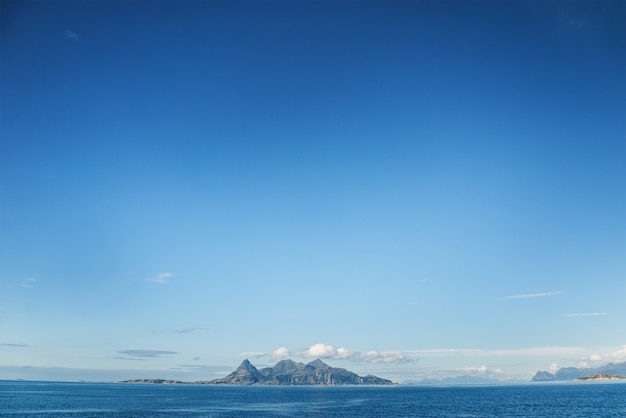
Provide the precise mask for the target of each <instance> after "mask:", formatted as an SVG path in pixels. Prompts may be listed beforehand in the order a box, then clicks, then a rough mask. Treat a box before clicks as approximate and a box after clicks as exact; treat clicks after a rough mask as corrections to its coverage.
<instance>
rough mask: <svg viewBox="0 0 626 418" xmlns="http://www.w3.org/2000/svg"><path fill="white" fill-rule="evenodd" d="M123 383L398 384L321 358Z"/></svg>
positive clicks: (244, 384) (246, 365)
mask: <svg viewBox="0 0 626 418" xmlns="http://www.w3.org/2000/svg"><path fill="white" fill-rule="evenodd" d="M122 383H135V384H137V383H140V384H199V385H237V386H250V385H268V386H269V385H276V386H343V385H346V386H347V385H394V384H395V383H394V382H392V381H391V380H387V379H383V378H380V377H377V376H372V375H368V376H359V375H357V374H356V373H353V372H351V371H349V370H346V369H342V368H338V367H331V366H329V365H328V364H326V363H324V362H323V361H321V360H320V359H317V360H314V361H312V362H310V363H308V364H303V363H297V362H295V361H293V360H282V361H279V362H278V363H276V365H275V366H273V367H265V368H262V369H260V370H259V369H257V368H256V367H254V366H253V365H252V363H250V361H248V360H247V359H246V360H244V361H243V362H242V363H241V364H240V365H239V367H237V369H235V371H233V372H232V373H230V374H229V375H228V376H225V377H222V378H220V379H215V380H210V381H200V382H181V381H178V380H164V379H133V380H125V381H124V382H122Z"/></svg>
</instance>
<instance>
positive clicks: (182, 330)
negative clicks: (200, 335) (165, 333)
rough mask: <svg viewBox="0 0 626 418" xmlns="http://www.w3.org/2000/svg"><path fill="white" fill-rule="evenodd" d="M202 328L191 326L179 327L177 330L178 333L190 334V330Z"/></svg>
mask: <svg viewBox="0 0 626 418" xmlns="http://www.w3.org/2000/svg"><path fill="white" fill-rule="evenodd" d="M199 329H200V328H197V327H189V328H184V329H179V330H178V331H176V333H177V334H189V333H190V332H194V331H198V330H199Z"/></svg>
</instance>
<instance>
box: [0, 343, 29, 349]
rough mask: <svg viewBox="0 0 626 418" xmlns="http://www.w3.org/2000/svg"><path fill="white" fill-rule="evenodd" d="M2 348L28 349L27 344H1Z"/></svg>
mask: <svg viewBox="0 0 626 418" xmlns="http://www.w3.org/2000/svg"><path fill="white" fill-rule="evenodd" d="M0 346H3V347H14V348H25V347H28V345H27V344H15V343H0Z"/></svg>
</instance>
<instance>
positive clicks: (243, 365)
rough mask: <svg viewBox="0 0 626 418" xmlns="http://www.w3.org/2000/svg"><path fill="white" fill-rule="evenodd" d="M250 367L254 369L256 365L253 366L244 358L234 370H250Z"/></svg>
mask: <svg viewBox="0 0 626 418" xmlns="http://www.w3.org/2000/svg"><path fill="white" fill-rule="evenodd" d="M251 369H255V370H256V367H254V366H253V365H252V363H250V361H249V360H248V359H245V360H244V361H242V362H241V364H240V365H239V367H237V369H236V370H251Z"/></svg>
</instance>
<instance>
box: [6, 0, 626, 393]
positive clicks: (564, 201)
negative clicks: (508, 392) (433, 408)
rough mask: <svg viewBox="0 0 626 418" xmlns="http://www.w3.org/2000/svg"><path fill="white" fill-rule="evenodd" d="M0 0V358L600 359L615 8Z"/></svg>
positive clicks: (421, 372) (618, 68)
mask: <svg viewBox="0 0 626 418" xmlns="http://www.w3.org/2000/svg"><path fill="white" fill-rule="evenodd" d="M0 5H1V8H2V10H1V13H0V19H1V25H0V54H1V55H0V62H1V63H2V64H1V73H0V77H1V84H0V88H1V90H0V100H1V102H0V105H1V109H0V110H1V114H0V116H1V119H0V378H45V379H58V378H63V379H65V378H89V379H112V380H115V379H118V378H131V377H137V378H140V377H174V378H180V379H187V380H193V379H210V378H215V377H219V376H221V373H223V372H225V371H228V370H231V369H232V368H234V367H235V366H237V365H238V364H239V362H241V360H243V359H244V358H246V357H247V358H250V360H251V361H252V362H253V363H254V364H257V365H260V366H263V365H267V364H273V362H275V361H277V360H278V359H281V358H285V357H290V358H293V359H294V360H298V361H309V359H313V358H316V357H321V358H323V359H325V360H327V361H328V362H329V363H330V364H332V365H337V366H340V367H347V368H349V369H351V370H354V371H357V372H359V373H376V374H378V375H381V376H383V377H388V378H392V379H394V380H396V381H404V380H418V379H421V378H423V377H445V376H453V375H460V374H478V375H481V376H493V377H497V378H500V379H509V378H521V379H529V378H530V377H531V376H532V374H533V373H534V372H535V371H536V370H538V369H543V370H548V369H550V368H552V369H554V368H555V367H560V366H577V365H581V364H582V365H584V364H588V365H596V364H603V363H606V362H608V361H624V360H625V359H626V339H625V336H626V325H625V324H626V320H625V319H626V304H624V302H623V301H624V300H625V299H624V298H625V296H626V139H625V135H624V134H625V132H626V6H625V5H624V3H623V2H621V1H605V0H600V1H507V2H495V1H420V2H410V1H399V2H394V1H379V2H368V1H364V2H353V1H334V2H330V1H321V2H313V1H298V2H287V1H231V2H218V1H204V2H199V1H183V2H174V1H152V2H147V1H132V2H130V1H128V2H127V1H90V2H79V1H54V2H34V1H2V2H1V3H0ZM118 376H119V377H118Z"/></svg>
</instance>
